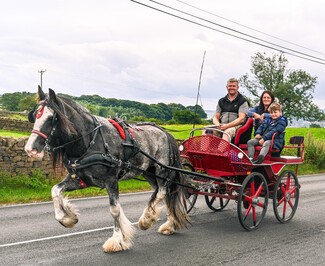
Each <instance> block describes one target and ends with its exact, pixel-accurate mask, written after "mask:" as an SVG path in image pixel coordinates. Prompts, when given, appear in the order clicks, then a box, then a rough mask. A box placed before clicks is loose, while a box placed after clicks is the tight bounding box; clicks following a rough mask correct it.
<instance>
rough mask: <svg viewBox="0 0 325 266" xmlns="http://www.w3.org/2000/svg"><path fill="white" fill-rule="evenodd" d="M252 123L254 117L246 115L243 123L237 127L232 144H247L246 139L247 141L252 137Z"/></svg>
mask: <svg viewBox="0 0 325 266" xmlns="http://www.w3.org/2000/svg"><path fill="white" fill-rule="evenodd" d="M253 124H254V119H253V118H252V117H248V118H247V119H246V122H245V123H244V125H242V126H241V127H240V128H238V129H237V132H236V135H235V137H234V139H233V144H234V145H236V146H239V147H240V145H241V144H247V141H249V140H250V139H251V137H252V131H253ZM246 149H247V146H246Z"/></svg>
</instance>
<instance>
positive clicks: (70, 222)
mask: <svg viewBox="0 0 325 266" xmlns="http://www.w3.org/2000/svg"><path fill="white" fill-rule="evenodd" d="M58 222H59V223H60V224H61V225H63V226H64V227H66V228H72V227H74V226H75V225H76V223H78V218H74V219H71V218H63V219H62V220H58Z"/></svg>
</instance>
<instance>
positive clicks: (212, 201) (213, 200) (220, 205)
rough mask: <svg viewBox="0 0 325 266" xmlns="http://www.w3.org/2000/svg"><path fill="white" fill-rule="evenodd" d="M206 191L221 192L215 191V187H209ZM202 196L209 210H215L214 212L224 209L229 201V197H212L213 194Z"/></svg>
mask: <svg viewBox="0 0 325 266" xmlns="http://www.w3.org/2000/svg"><path fill="white" fill-rule="evenodd" d="M206 192H209V193H219V194H222V193H221V192H220V191H217V189H215V188H210V189H208V190H206ZM204 198H205V202H206V204H207V206H208V207H209V208H210V209H211V210H213V211H216V212H217V211H221V210H222V209H224V208H225V207H226V206H227V204H228V203H229V201H230V199H224V198H220V197H213V196H204Z"/></svg>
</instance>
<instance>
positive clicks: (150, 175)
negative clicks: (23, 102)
mask: <svg viewBox="0 0 325 266" xmlns="http://www.w3.org/2000/svg"><path fill="white" fill-rule="evenodd" d="M37 94H38V104H37V105H36V106H35V108H34V109H33V110H32V111H31V112H30V113H29V115H28V117H29V120H30V122H32V123H34V126H33V130H32V133H31V135H30V136H29V139H28V141H27V143H26V145H25V151H26V152H27V154H28V156H30V157H33V158H42V157H43V156H44V154H45V152H47V153H48V154H49V155H50V157H51V160H52V163H53V167H55V166H57V165H58V164H61V165H63V166H64V167H65V168H66V169H67V175H66V176H65V178H64V179H63V180H62V181H61V182H60V183H58V184H56V185H54V186H53V187H52V189H51V194H52V199H53V204H54V210H55V218H56V220H57V221H58V222H59V223H61V224H62V225H63V226H65V227H68V228H71V227H73V226H74V225H75V224H76V223H77V222H78V216H79V212H78V210H77V208H76V207H75V206H74V205H73V204H71V202H70V201H69V199H68V198H67V197H64V196H63V194H62V193H63V192H64V191H73V190H76V189H84V188H86V187H90V186H95V187H99V188H105V189H106V190H107V192H108V195H109V206H110V208H109V209H110V214H111V215H112V217H113V219H114V229H113V234H112V236H111V237H110V238H108V239H107V241H106V242H105V243H104V244H103V250H104V252H107V253H112V252H118V251H123V250H128V249H130V248H131V246H132V244H133V241H132V240H133V237H134V233H135V227H134V226H133V225H132V223H131V222H130V221H129V220H128V218H127V217H126V215H125V214H124V212H123V209H122V206H121V205H120V203H119V189H118V181H119V180H126V179H130V178H135V177H137V176H139V175H142V176H144V177H145V179H146V180H147V181H148V183H149V184H150V185H151V186H152V187H153V189H154V192H153V194H152V195H151V198H150V200H149V202H148V205H147V207H146V208H145V209H144V211H143V213H142V215H141V216H140V218H139V220H138V227H139V228H140V229H142V230H147V229H149V228H150V227H151V226H152V225H153V223H154V222H156V221H157V219H158V215H159V212H160V210H161V208H162V207H161V206H158V204H159V203H160V202H162V203H165V205H166V208H167V210H166V216H167V221H166V222H165V223H163V224H162V225H161V226H160V227H159V229H158V232H159V233H161V234H163V235H172V234H173V233H175V232H176V231H177V230H181V229H184V228H187V227H188V224H189V223H190V220H189V217H188V215H187V212H186V208H185V206H184V195H185V193H186V191H185V188H184V187H183V186H182V184H183V183H184V178H183V176H182V174H181V173H179V172H178V171H172V170H170V168H171V169H173V167H175V168H176V169H178V168H182V164H181V161H180V155H179V151H178V147H177V143H176V141H175V139H174V138H173V137H172V136H171V135H170V134H169V133H168V132H167V131H166V130H164V129H163V128H161V127H159V126H158V125H155V124H152V123H139V124H136V125H129V124H127V123H126V122H125V121H123V120H121V119H115V120H113V119H111V120H108V119H107V118H104V117H100V116H95V115H92V114H91V113H90V112H89V111H88V110H87V109H86V108H85V107H83V106H82V105H80V104H78V103H77V102H75V101H73V100H71V99H69V98H67V97H63V96H60V95H57V94H56V93H55V92H54V91H53V90H52V89H49V92H48V94H45V93H44V92H43V90H42V88H41V87H40V86H39V87H38V92H37ZM164 166H167V167H168V166H169V169H168V168H166V167H164Z"/></svg>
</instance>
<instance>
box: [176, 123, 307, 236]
mask: <svg viewBox="0 0 325 266" xmlns="http://www.w3.org/2000/svg"><path fill="white" fill-rule="evenodd" d="M252 125H253V119H248V120H247V122H246V124H245V125H244V126H243V127H241V128H240V129H239V130H238V131H237V133H236V136H235V138H234V143H229V142H227V141H225V140H223V139H222V138H221V137H218V136H216V135H215V134H213V132H218V131H219V130H218V129H216V128H213V127H212V128H211V127H209V128H204V129H194V130H192V131H191V133H190V137H189V138H188V139H187V140H185V141H184V142H183V143H182V145H181V146H180V153H181V157H182V158H183V159H184V161H185V163H184V164H183V166H184V168H185V169H187V170H191V171H192V172H193V175H191V178H190V179H191V180H192V181H191V182H190V183H191V185H192V186H193V189H189V190H188V195H187V197H188V200H187V210H188V211H190V210H191V209H192V208H193V206H194V204H195V201H196V198H197V196H198V195H204V196H205V200H206V203H207V205H208V207H209V208H210V209H212V210H214V211H220V210H222V209H223V208H225V207H226V205H227V204H228V202H229V201H230V200H235V201H237V212H238V218H239V221H240V223H241V225H242V226H243V227H244V228H245V229H246V230H254V229H256V228H257V227H258V226H259V225H260V223H261V221H262V220H263V218H264V216H265V213H266V210H267V206H268V199H269V198H270V199H272V200H273V209H274V213H275V216H276V218H277V219H278V220H279V221H280V222H281V223H286V222H288V221H289V220H291V219H292V217H293V216H294V214H295V212H296V209H297V206H298V200H299V188H300V185H299V182H298V178H297V171H298V165H299V164H302V163H303V161H304V143H303V140H304V138H303V137H301V136H295V137H291V139H290V145H286V146H284V149H283V150H282V151H278V150H274V149H271V150H270V151H269V153H268V154H267V156H266V157H265V160H264V162H263V163H262V164H253V163H252V162H251V161H250V160H249V158H248V156H247V144H246V143H247V140H248V139H250V137H251V132H252V131H251V129H252ZM207 129H208V130H209V131H210V133H212V134H202V135H201V134H199V135H197V136H195V134H196V133H198V132H202V130H207ZM245 135H246V136H245ZM272 142H273V140H272ZM272 144H273V143H272ZM272 146H273V145H272ZM272 146H271V147H272ZM260 148H261V147H256V156H257V155H258V152H259V150H260ZM280 153H281V155H280ZM284 154H289V155H284ZM287 165H294V166H295V167H294V171H293V170H284V167H285V166H287ZM196 173H200V175H196ZM202 174H206V175H207V178H204V177H202Z"/></svg>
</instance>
